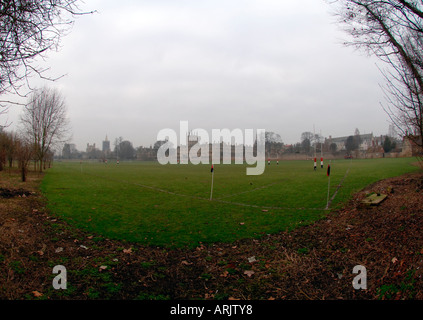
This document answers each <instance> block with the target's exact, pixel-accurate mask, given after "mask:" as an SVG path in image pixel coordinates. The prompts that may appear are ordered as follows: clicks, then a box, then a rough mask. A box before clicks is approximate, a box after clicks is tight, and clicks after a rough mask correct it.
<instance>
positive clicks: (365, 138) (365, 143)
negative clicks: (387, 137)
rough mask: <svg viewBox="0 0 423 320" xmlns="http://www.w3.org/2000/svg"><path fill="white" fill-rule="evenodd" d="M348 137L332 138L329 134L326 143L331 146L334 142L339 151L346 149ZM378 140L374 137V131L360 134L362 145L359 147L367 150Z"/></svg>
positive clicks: (361, 149)
mask: <svg viewBox="0 0 423 320" xmlns="http://www.w3.org/2000/svg"><path fill="white" fill-rule="evenodd" d="M348 137H349V136H346V137H337V138H332V136H329V138H328V139H325V144H326V145H327V146H328V148H330V146H331V145H332V144H333V143H334V144H335V145H336V150H337V151H345V150H346V148H345V142H346V141H347V139H348ZM353 137H354V135H353ZM376 141H377V140H376V139H375V138H374V137H373V133H368V134H360V145H359V147H358V149H359V150H360V151H366V150H367V149H368V148H370V147H372V146H374V145H375V143H376V144H378V142H376Z"/></svg>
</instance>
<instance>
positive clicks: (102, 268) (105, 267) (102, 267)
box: [99, 266, 107, 271]
mask: <svg viewBox="0 0 423 320" xmlns="http://www.w3.org/2000/svg"><path fill="white" fill-rule="evenodd" d="M99 269H100V271H102V270H106V269H107V266H100V268H99Z"/></svg>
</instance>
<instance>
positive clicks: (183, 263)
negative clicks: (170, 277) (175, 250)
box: [181, 260, 192, 266]
mask: <svg viewBox="0 0 423 320" xmlns="http://www.w3.org/2000/svg"><path fill="white" fill-rule="evenodd" d="M181 264H182V265H183V266H190V265H192V262H191V263H190V262H188V261H186V260H184V261H182V262H181Z"/></svg>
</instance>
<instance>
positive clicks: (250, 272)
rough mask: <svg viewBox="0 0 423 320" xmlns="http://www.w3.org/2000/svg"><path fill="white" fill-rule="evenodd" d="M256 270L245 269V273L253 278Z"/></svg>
mask: <svg viewBox="0 0 423 320" xmlns="http://www.w3.org/2000/svg"><path fill="white" fill-rule="evenodd" d="M254 273H255V272H254V271H252V270H245V271H244V274H246V275H247V276H248V277H249V278H251V276H252V275H253V274H254Z"/></svg>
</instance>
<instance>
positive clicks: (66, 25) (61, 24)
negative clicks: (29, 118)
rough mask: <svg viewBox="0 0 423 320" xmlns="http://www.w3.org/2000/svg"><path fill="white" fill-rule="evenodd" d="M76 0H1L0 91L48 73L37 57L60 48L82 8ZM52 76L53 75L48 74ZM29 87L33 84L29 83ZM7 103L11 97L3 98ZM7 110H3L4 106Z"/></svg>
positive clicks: (15, 88) (11, 89) (16, 88)
mask: <svg viewBox="0 0 423 320" xmlns="http://www.w3.org/2000/svg"><path fill="white" fill-rule="evenodd" d="M77 2H79V1H77V0H8V1H0V95H1V94H4V93H18V94H20V88H21V87H22V86H23V84H25V81H24V80H26V84H28V86H29V83H28V78H29V77H30V76H32V75H34V74H35V75H39V76H41V77H43V78H46V77H45V72H46V71H47V70H46V69H44V68H41V67H39V66H38V65H36V58H38V57H42V58H44V57H45V54H46V53H47V52H48V51H50V50H54V49H56V50H57V49H58V46H59V44H60V39H61V37H62V36H63V35H65V34H66V33H67V32H68V31H69V30H70V27H71V26H72V24H73V22H74V18H75V16H76V15H81V14H87V13H89V12H81V10H80V9H79V8H78V6H77ZM48 78H49V79H51V80H53V79H52V78H50V77H48ZM29 87H30V86H29ZM0 103H1V107H3V108H4V107H5V105H7V104H8V103H13V102H10V101H0ZM3 111H4V110H3Z"/></svg>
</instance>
